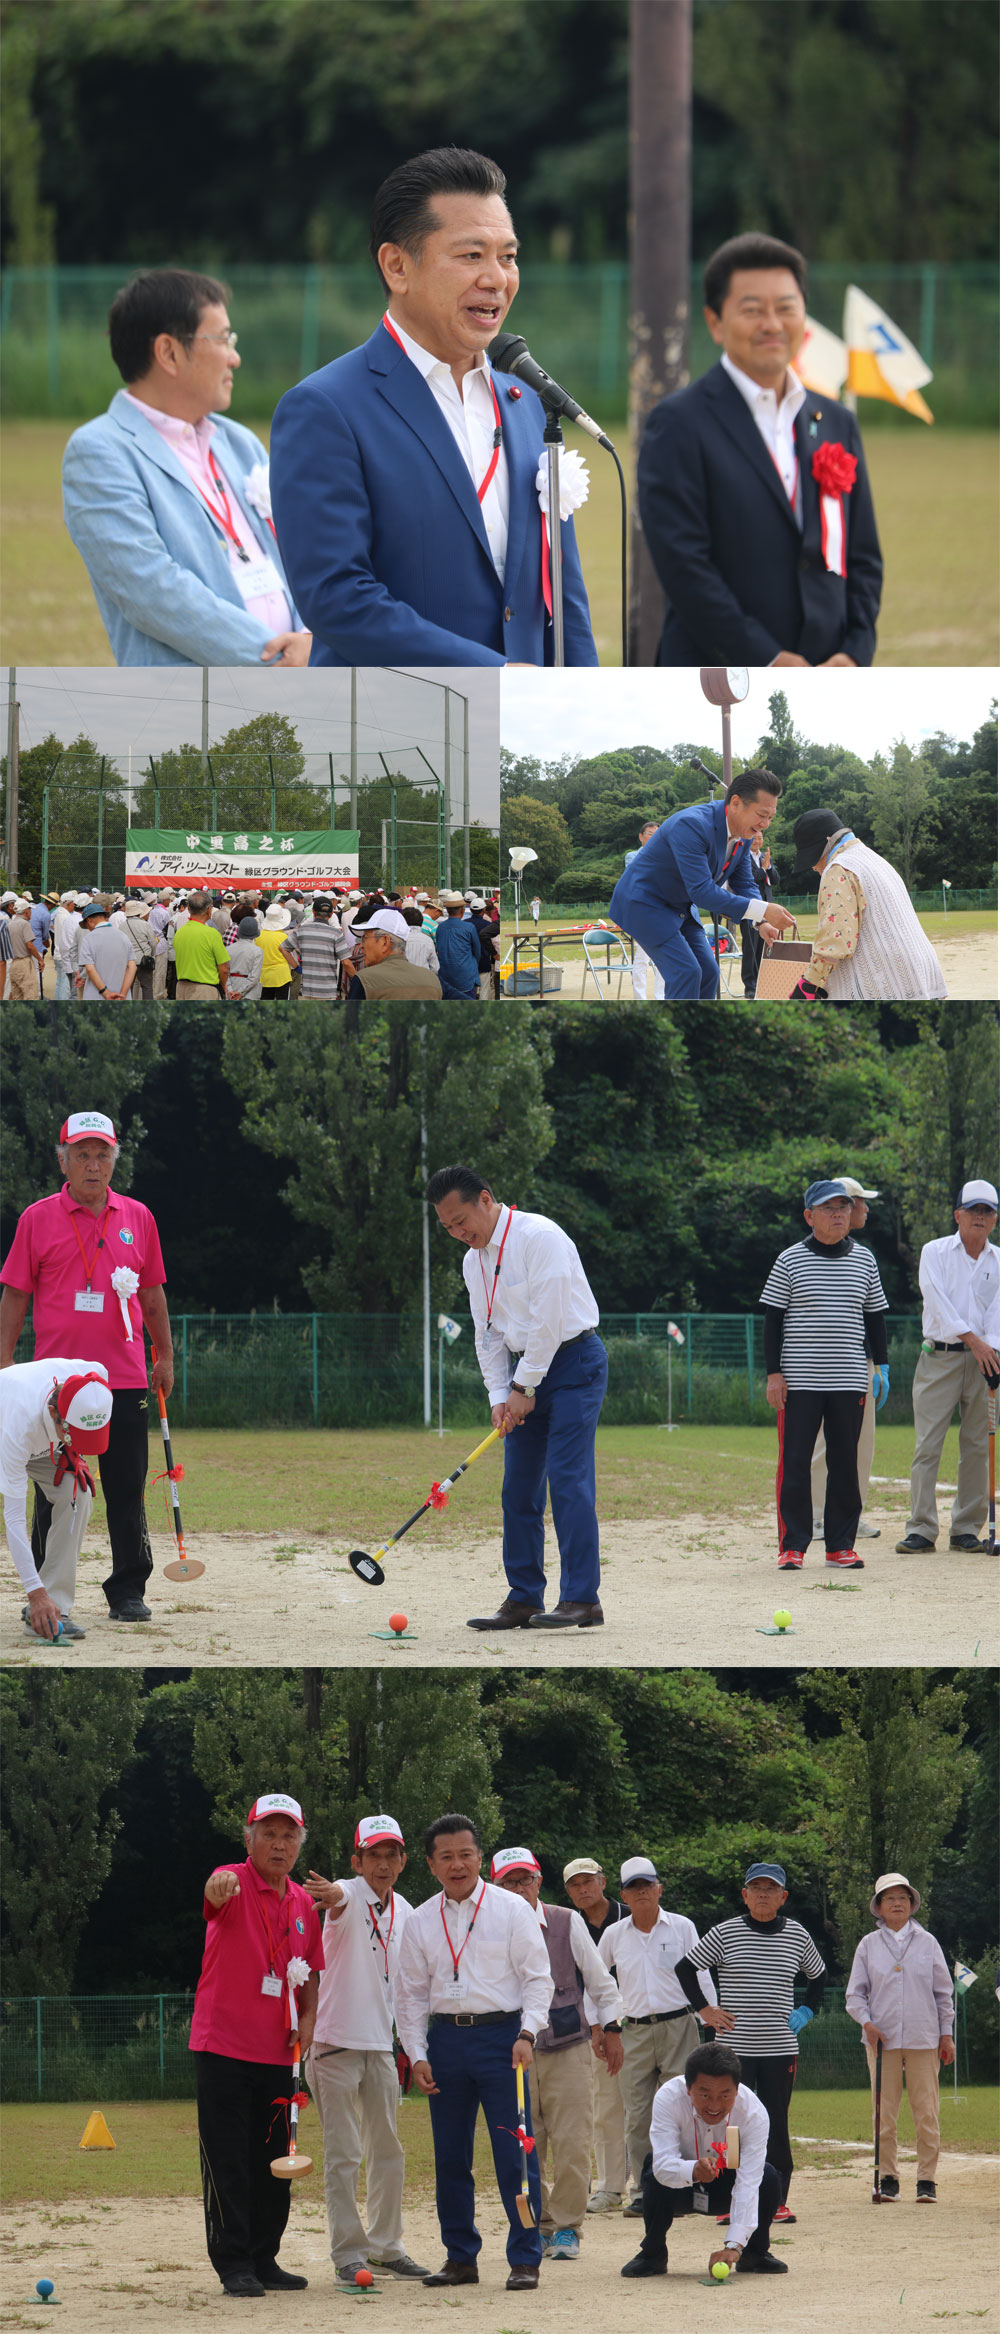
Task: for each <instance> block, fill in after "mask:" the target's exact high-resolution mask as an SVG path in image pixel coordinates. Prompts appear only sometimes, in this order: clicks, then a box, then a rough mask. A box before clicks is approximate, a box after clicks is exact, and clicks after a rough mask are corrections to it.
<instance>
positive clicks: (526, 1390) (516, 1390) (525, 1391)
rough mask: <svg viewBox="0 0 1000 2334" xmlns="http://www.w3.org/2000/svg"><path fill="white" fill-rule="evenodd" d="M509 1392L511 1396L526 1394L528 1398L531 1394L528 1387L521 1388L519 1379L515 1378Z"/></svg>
mask: <svg viewBox="0 0 1000 2334" xmlns="http://www.w3.org/2000/svg"><path fill="white" fill-rule="evenodd" d="M507 1391H508V1393H509V1394H524V1395H525V1396H527V1395H528V1394H529V1393H530V1388H529V1387H527V1386H519V1385H518V1382H517V1379H516V1378H513V1379H512V1380H511V1383H510V1385H509V1387H508V1389H507Z"/></svg>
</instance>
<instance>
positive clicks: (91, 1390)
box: [56, 1370, 113, 1452]
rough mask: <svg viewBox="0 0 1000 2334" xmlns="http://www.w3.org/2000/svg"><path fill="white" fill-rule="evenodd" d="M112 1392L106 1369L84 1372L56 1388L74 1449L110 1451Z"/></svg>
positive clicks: (59, 1405)
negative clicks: (108, 1449)
mask: <svg viewBox="0 0 1000 2334" xmlns="http://www.w3.org/2000/svg"><path fill="white" fill-rule="evenodd" d="M112 1399H113V1397H112V1393H111V1388H110V1386H109V1384H108V1380H107V1374H106V1372H105V1371H103V1370H85V1371H80V1372H78V1374H77V1375H76V1376H75V1377H72V1378H64V1379H63V1382H62V1385H61V1386H59V1387H57V1389H56V1407H57V1409H58V1412H59V1416H60V1418H61V1419H62V1422H63V1425H64V1426H65V1428H66V1435H67V1440H68V1442H69V1443H70V1444H71V1445H72V1448H73V1449H74V1451H98V1452H100V1451H106V1450H107V1447H108V1436H109V1434H110V1432H111V1405H112Z"/></svg>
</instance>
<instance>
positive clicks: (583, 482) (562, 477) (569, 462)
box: [535, 447, 590, 519]
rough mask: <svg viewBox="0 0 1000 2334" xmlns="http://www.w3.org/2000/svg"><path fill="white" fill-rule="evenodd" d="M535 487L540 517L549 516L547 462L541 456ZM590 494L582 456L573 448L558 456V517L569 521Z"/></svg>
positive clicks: (587, 475) (586, 470) (588, 477)
mask: <svg viewBox="0 0 1000 2334" xmlns="http://www.w3.org/2000/svg"><path fill="white" fill-rule="evenodd" d="M535 486H536V488H537V492H538V500H539V504H540V506H541V512H542V517H543V518H544V519H547V518H548V515H549V462H548V455H547V454H543V455H542V457H541V460H540V462H539V465H538V470H537V473H536V477H535ZM589 493H590V472H589V470H588V468H587V465H586V463H585V461H584V459H583V455H582V454H578V453H577V452H576V449H575V447H574V448H573V449H572V450H571V451H570V452H569V453H565V454H560V456H559V517H560V519H571V518H572V516H573V513H574V511H578V510H580V509H582V506H583V504H584V503H585V502H586V500H587V497H588V495H589Z"/></svg>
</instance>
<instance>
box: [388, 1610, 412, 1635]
mask: <svg viewBox="0 0 1000 2334" xmlns="http://www.w3.org/2000/svg"><path fill="white" fill-rule="evenodd" d="M407 1626H408V1623H407V1619H406V1614H405V1613H390V1615H389V1627H390V1629H395V1632H396V1635H397V1637H401V1636H402V1634H403V1631H404V1629H405V1628H406V1627H407Z"/></svg>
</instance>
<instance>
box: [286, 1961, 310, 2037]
mask: <svg viewBox="0 0 1000 2334" xmlns="http://www.w3.org/2000/svg"><path fill="white" fill-rule="evenodd" d="M308 1975H309V1963H308V1961H303V1959H302V1955H301V1953H295V1954H293V1956H292V1959H291V1961H290V1962H289V1964H288V1968H287V1969H286V1971H285V1976H286V1978H287V1980H288V2009H289V2015H290V2017H291V2021H292V2033H293V2034H297V2033H298V2031H299V2005H298V2003H297V2001H296V1999H295V1988H296V1986H304V1985H305V1982H306V1979H307V1977H308Z"/></svg>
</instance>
